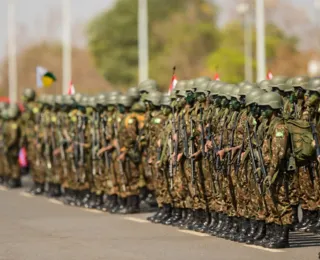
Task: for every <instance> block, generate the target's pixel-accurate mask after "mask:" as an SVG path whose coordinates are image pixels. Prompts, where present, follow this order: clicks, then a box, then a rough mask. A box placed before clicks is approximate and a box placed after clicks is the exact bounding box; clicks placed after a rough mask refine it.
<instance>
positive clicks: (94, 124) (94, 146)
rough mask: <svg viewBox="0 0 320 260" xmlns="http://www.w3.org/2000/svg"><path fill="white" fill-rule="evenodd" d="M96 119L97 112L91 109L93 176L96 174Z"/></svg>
mask: <svg viewBox="0 0 320 260" xmlns="http://www.w3.org/2000/svg"><path fill="white" fill-rule="evenodd" d="M96 120H98V118H97V112H95V111H93V114H92V121H91V138H92V141H91V156H92V175H93V176H95V175H96V174H97V167H96V161H97V150H96V149H97V145H98V140H97V132H96V123H95V122H96Z"/></svg>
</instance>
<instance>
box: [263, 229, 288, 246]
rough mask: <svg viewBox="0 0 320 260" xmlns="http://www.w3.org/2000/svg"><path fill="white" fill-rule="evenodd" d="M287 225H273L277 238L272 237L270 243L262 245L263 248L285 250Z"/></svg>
mask: <svg viewBox="0 0 320 260" xmlns="http://www.w3.org/2000/svg"><path fill="white" fill-rule="evenodd" d="M289 230H290V226H289V225H284V226H282V225H275V231H276V232H275V233H276V234H277V236H274V239H272V241H271V242H270V243H267V244H264V245H263V246H264V247H267V248H287V247H289Z"/></svg>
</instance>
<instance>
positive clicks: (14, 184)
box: [8, 178, 22, 189]
mask: <svg viewBox="0 0 320 260" xmlns="http://www.w3.org/2000/svg"><path fill="white" fill-rule="evenodd" d="M21 186H22V185H21V179H20V178H10V179H9V181H8V188H9V189H16V188H21Z"/></svg>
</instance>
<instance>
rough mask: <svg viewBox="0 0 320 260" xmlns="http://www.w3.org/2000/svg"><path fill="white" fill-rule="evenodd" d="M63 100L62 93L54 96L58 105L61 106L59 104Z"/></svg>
mask: <svg viewBox="0 0 320 260" xmlns="http://www.w3.org/2000/svg"><path fill="white" fill-rule="evenodd" d="M63 101H64V98H63V95H57V96H56V101H55V102H56V104H57V105H59V106H61V105H63Z"/></svg>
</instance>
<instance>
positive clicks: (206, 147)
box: [204, 140, 212, 152]
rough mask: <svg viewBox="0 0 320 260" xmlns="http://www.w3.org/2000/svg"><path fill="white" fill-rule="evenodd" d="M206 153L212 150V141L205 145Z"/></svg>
mask: <svg viewBox="0 0 320 260" xmlns="http://www.w3.org/2000/svg"><path fill="white" fill-rule="evenodd" d="M204 149H205V152H207V151H208V150H210V149H212V141H211V140H208V141H207V142H206V144H205V147H204Z"/></svg>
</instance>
